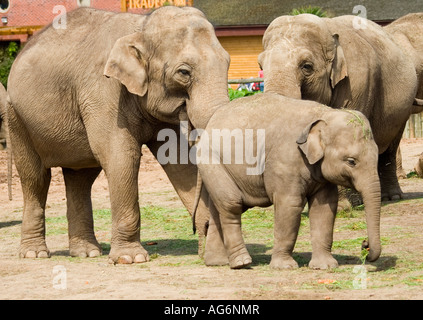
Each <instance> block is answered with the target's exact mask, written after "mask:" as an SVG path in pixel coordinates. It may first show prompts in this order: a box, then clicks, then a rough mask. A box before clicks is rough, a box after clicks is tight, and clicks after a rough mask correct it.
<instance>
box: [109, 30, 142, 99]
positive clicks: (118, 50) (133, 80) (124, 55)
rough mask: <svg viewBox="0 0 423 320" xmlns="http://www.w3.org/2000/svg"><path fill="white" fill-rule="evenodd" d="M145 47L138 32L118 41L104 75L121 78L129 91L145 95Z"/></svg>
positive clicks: (111, 52) (110, 55)
mask: <svg viewBox="0 0 423 320" xmlns="http://www.w3.org/2000/svg"><path fill="white" fill-rule="evenodd" d="M146 64H147V63H146V59H145V49H144V46H143V44H142V39H141V34H140V33H138V32H136V33H133V34H130V35H128V36H124V37H122V38H120V39H118V40H117V41H116V43H115V44H114V46H113V48H112V50H111V51H110V54H109V58H108V59H107V62H106V65H105V67H104V75H105V76H106V77H108V78H109V77H112V78H114V79H117V80H119V81H120V82H121V83H122V84H123V85H124V86H125V87H126V88H127V89H128V91H129V92H131V93H134V94H137V95H139V96H144V95H145V94H146V92H147V87H148V83H147V70H146Z"/></svg>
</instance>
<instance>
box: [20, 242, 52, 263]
mask: <svg viewBox="0 0 423 320" xmlns="http://www.w3.org/2000/svg"><path fill="white" fill-rule="evenodd" d="M19 257H20V258H32V259H33V258H50V251H49V250H48V249H47V245H46V244H45V242H44V241H43V244H38V245H29V244H21V247H20V249H19Z"/></svg>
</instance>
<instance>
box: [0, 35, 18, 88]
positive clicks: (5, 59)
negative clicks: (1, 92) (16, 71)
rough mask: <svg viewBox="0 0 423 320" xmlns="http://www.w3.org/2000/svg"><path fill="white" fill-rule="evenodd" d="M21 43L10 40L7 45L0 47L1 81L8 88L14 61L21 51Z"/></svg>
mask: <svg viewBox="0 0 423 320" xmlns="http://www.w3.org/2000/svg"><path fill="white" fill-rule="evenodd" d="M19 49H20V48H19V45H18V44H17V43H16V42H10V43H9V45H8V46H7V47H5V46H3V47H0V82H1V83H2V84H3V85H4V87H5V88H7V78H8V77H9V72H10V68H11V67H12V64H13V61H14V60H15V58H16V56H17V55H18V53H19Z"/></svg>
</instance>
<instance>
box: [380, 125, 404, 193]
mask: <svg viewBox="0 0 423 320" xmlns="http://www.w3.org/2000/svg"><path fill="white" fill-rule="evenodd" d="M402 132H403V131H402V130H401V133H402ZM400 141H401V135H398V136H397V137H396V138H395V140H394V141H392V143H391V145H390V146H389V148H388V149H387V150H386V151H385V152H384V153H382V154H380V155H379V161H378V171H379V177H380V185H381V193H382V200H383V201H386V200H399V199H401V198H402V191H401V187H400V185H399V182H398V177H397V167H398V164H397V149H398V147H399V143H400Z"/></svg>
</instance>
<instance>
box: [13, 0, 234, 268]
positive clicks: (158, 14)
mask: <svg viewBox="0 0 423 320" xmlns="http://www.w3.org/2000/svg"><path fill="white" fill-rule="evenodd" d="M66 21H67V24H66V28H65V29H62V28H60V27H59V28H55V26H54V25H50V26H48V27H46V28H45V29H44V30H43V31H41V32H40V33H39V34H37V35H36V36H34V38H33V39H31V40H30V41H29V42H28V44H27V45H26V46H25V48H24V49H23V50H22V51H21V52H20V54H19V55H18V57H17V59H16V61H15V63H14V64H13V66H12V70H11V73H10V77H9V83H8V94H9V102H8V105H7V116H8V123H9V128H10V136H11V141H12V145H13V154H14V159H15V164H16V167H17V170H18V172H19V175H20V178H21V184H22V190H23V194H24V211H23V221H22V238H21V245H20V256H21V257H48V256H49V250H48V248H47V245H46V242H45V204H46V197H47V191H48V186H49V183H50V178H51V173H50V168H51V167H62V168H63V174H64V179H65V184H66V197H67V217H68V221H69V248H70V254H71V255H72V256H97V255H99V254H100V253H101V249H100V246H99V244H98V242H97V240H96V238H95V235H94V232H93V219H92V206H91V199H90V198H91V197H90V192H91V186H92V183H93V182H94V180H95V178H96V177H97V175H98V174H99V172H100V171H101V170H102V169H103V170H104V171H105V173H106V176H107V179H108V183H109V190H110V201H111V212H112V239H111V250H110V253H109V258H110V261H111V262H114V263H132V262H144V261H148V259H149V258H148V254H147V251H146V250H145V249H144V248H143V247H142V246H141V243H140V211H139V204H138V170H139V164H140V158H141V146H142V144H144V143H145V144H147V145H148V146H150V147H151V148H152V150H153V152H157V149H158V146H159V145H160V143H161V142H158V141H157V140H156V135H157V133H158V131H159V130H160V129H162V128H164V127H166V123H168V124H169V126H170V127H171V128H174V129H176V130H178V132H179V127H178V125H179V123H180V121H181V120H186V121H189V122H190V123H191V124H192V125H193V126H194V127H195V128H204V127H205V126H206V124H207V122H208V119H209V118H210V116H211V115H212V114H213V113H214V111H215V110H216V109H217V108H218V107H219V106H220V105H223V104H225V103H227V102H228V100H229V98H228V94H227V71H228V66H229V55H228V53H227V52H226V51H225V50H224V49H223V48H222V46H221V45H220V43H219V41H218V40H217V38H216V36H215V33H214V29H213V27H212V25H211V24H210V23H209V22H208V20H207V19H206V17H205V16H204V15H203V14H202V13H201V12H200V11H199V10H197V9H194V8H177V7H163V8H161V9H158V10H156V11H154V12H153V13H152V14H151V15H135V14H129V13H112V12H105V11H99V10H95V9H90V8H81V9H78V10H75V11H72V12H70V13H68V14H67V16H66ZM56 27H57V26H56ZM210 83H213V84H214V90H213V92H210V91H209V90H206V88H207V87H209V84H210ZM175 147H177V146H175ZM164 167H165V170H166V172H167V173H168V175H169V177H170V180H171V181H172V183H173V185H174V186H175V188H176V190H177V191H178V193H179V194H180V196H181V199H182V201H183V202H184V204H185V205H186V206H187V207H188V208H190V207H191V205H192V201H193V199H194V193H195V186H196V180H197V178H196V172H197V171H196V167H195V166H194V165H191V164H187V165H184V164H179V165H178V164H175V165H166V166H164ZM203 210H207V207H206V205H205V204H204V202H203ZM207 213H208V212H207Z"/></svg>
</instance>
